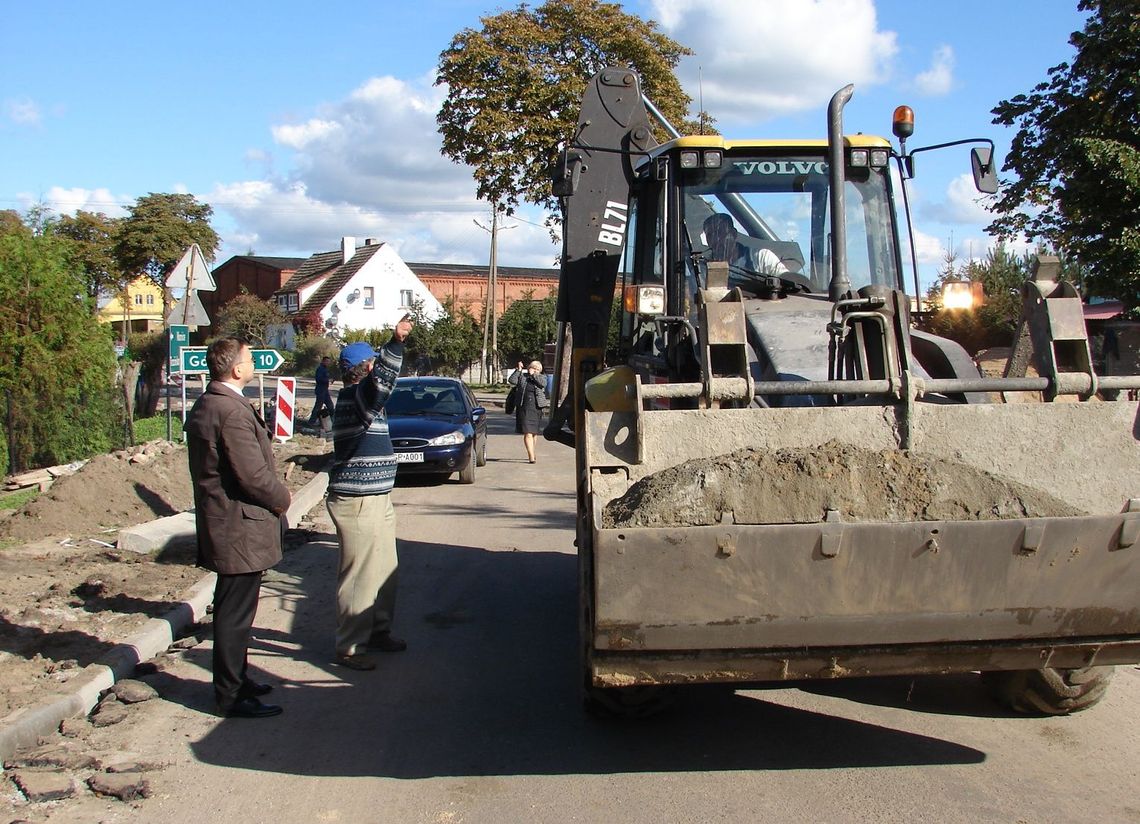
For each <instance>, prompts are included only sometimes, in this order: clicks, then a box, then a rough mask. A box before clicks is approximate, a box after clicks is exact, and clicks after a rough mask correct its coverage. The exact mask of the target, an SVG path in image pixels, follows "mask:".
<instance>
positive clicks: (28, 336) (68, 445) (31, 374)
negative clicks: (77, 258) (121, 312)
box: [0, 230, 122, 472]
mask: <svg viewBox="0 0 1140 824" xmlns="http://www.w3.org/2000/svg"><path fill="white" fill-rule="evenodd" d="M72 253H73V249H72V248H71V244H70V242H69V241H67V240H65V239H64V238H62V237H57V236H55V235H54V234H52V233H50V232H49V233H46V234H44V233H38V234H36V233H32V232H20V231H14V230H13V231H6V232H3V233H0V352H3V353H4V357H3V358H0V403H3V405H4V409H3V411H4V414H5V417H6V421H7V424H8V425H7V426H6V427H5V429H6V435H7V439H8V444H7V446H8V457H9V470H10V471H13V472H18V471H22V470H24V469H28V468H29V467H37V466H51V465H53V464H58V463H64V462H68V461H73V460H77V459H79V458H87V457H90V456H91V455H93V454H96V453H99V452H106V451H107V450H108V449H110V448H111V447H112V446H113V445H115V444H117V443H120V442H121V441H120V440H119V432H120V428H121V420H122V419H121V416H120V415H121V413H120V409H119V407H118V405H117V403H116V393H115V391H114V377H115V358H114V352H113V350H112V348H111V334H110V327H107V326H104V325H102V324H100V323H99V322H98V321H97V320H96V319H95V317H94V316H93V313H92V310H91V305H90V304H91V299H90V298H89V297H88V296H87V293H86V292H87V287H86V283H85V280H84V276H83V272H82V269H81V267H80V266H78V265H77V264H76V263H75V262H74V260H73V257H72Z"/></svg>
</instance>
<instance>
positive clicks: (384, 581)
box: [325, 492, 399, 655]
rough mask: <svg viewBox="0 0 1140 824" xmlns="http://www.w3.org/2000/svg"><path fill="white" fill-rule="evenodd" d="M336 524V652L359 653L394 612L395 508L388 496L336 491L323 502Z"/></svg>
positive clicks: (385, 628) (388, 623) (389, 624)
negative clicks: (338, 553) (337, 545)
mask: <svg viewBox="0 0 1140 824" xmlns="http://www.w3.org/2000/svg"><path fill="white" fill-rule="evenodd" d="M325 503H326V505H327V506H328V510H329V516H330V517H331V518H332V522H333V524H334V525H335V526H336V537H337V542H338V543H339V544H340V566H339V569H338V571H337V578H336V654H337V655H355V654H357V653H360V652H364V651H365V650H366V649H367V647H368V641H369V639H370V638H372V637H373V636H375V635H378V634H380V633H383V632H387V631H388V630H389V629H391V627H392V618H393V616H394V614H395V611H396V578H397V566H398V563H399V560H398V559H397V557H396V511H395V509H394V508H393V506H392V499H391V496H390V495H337V494H336V493H335V492H333V493H329V496H328V498H327V499H326V501H325Z"/></svg>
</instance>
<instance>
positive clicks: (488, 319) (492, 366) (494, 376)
mask: <svg viewBox="0 0 1140 824" xmlns="http://www.w3.org/2000/svg"><path fill="white" fill-rule="evenodd" d="M472 222H473V223H474V224H475V225H476V226H478V227H479V228H480V229H482V230H483V231H484V232H490V233H491V259H490V262H489V264H488V266H487V302H486V304H485V305H484V306H483V353H482V356H481V359H480V362H479V368H480V369H481V370H482V375H481V376H480V377H481V380H482V382H483V383H495V382H497V381H498V377H499V374H498V373H499V364H498V363H497V362H496V355H497V353H498V351H499V320H498V317H497V314H498V313H497V312H496V310H495V291H496V289H497V288H498V283H497V280H498V268H499V264H498V250H499V230H500V227H499V204H497V203H493V204H491V228H490V229H488V228H487V227H486V226H484V225H483V224H481V223H480V222H479V221H477V220H475V221H472ZM502 228H503V229H514V228H515V227H514V226H504V227H502ZM488 335H490V339H491V348H490V351H488V349H487V337H488Z"/></svg>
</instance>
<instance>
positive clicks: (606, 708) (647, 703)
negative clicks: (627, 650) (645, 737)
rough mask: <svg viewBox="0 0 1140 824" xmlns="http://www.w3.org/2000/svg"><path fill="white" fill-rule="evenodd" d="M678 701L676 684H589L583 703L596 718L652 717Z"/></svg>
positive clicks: (584, 693)
mask: <svg viewBox="0 0 1140 824" xmlns="http://www.w3.org/2000/svg"><path fill="white" fill-rule="evenodd" d="M676 701H677V690H676V688H673V687H658V686H643V687H586V688H585V690H584V692H583V696H582V705H583V706H584V707H585V708H586V711H587V712H588V713H590V715H592V716H594V717H595V718H602V719H622V718H624V719H637V718H649V717H651V716H654V715H657V714H659V713H662V712H665V711H666V710H668V709H670V708H671V707H672V706H673V705H674V704H675V703H676Z"/></svg>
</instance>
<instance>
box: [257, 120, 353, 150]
mask: <svg viewBox="0 0 1140 824" xmlns="http://www.w3.org/2000/svg"><path fill="white" fill-rule="evenodd" d="M338 129H340V124H339V123H334V122H332V121H331V120H320V119H313V120H310V121H309V122H308V123H302V124H301V125H299V126H289V125H285V126H274V127H273V129H272V132H273V139H274V140H276V141H277V142H278V143H280V144H281V145H282V146H289V147H291V148H294V149H301V150H304V149H307V148H308V147H309V146H312V145H314V144H320V143H321V142H324V141H328V140H329V139H330V138H331V137H332V136H333V135H334V134H335V133H336V131H337V130H338Z"/></svg>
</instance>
